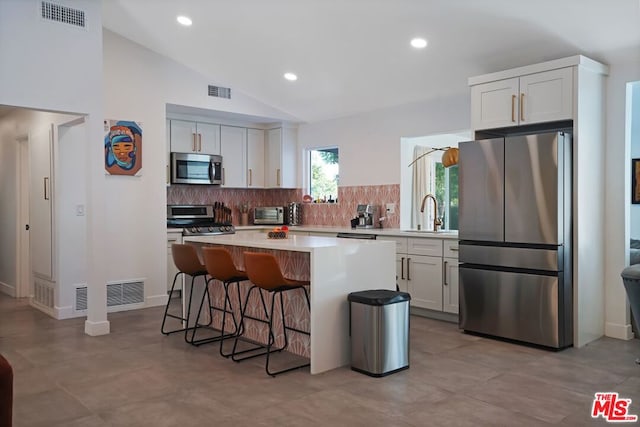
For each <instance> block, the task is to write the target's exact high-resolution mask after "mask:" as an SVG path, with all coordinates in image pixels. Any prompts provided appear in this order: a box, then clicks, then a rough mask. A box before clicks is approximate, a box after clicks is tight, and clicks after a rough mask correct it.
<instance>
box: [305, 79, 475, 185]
mask: <svg viewBox="0 0 640 427" xmlns="http://www.w3.org/2000/svg"><path fill="white" fill-rule="evenodd" d="M469 103H470V93H469V91H468V89H467V88H466V87H463V88H461V93H460V95H458V96H453V97H449V98H438V99H432V100H430V101H426V102H422V103H414V104H407V105H402V106H398V107H394V108H388V109H384V110H378V111H373V112H370V113H365V114H358V115H354V116H349V117H344V118H339V119H333V120H327V121H322V122H317V123H310V124H302V125H300V127H299V128H298V146H299V149H300V153H299V159H300V161H301V162H302V158H303V153H304V150H307V149H309V148H315V147H324V146H337V147H338V148H339V150H340V186H356V185H384V184H400V152H401V150H400V139H401V138H403V137H418V136H424V135H430V134H434V133H446V132H451V131H454V132H457V131H459V130H461V129H469V126H470V123H471V121H470V114H471V112H470V107H469ZM298 170H300V177H299V182H300V183H303V182H304V181H303V180H302V177H303V176H305V174H306V173H307V171H305V170H304V168H298Z"/></svg>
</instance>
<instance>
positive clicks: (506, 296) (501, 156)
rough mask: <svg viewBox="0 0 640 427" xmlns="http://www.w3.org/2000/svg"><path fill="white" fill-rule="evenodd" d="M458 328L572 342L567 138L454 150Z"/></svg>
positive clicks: (548, 342) (546, 342) (490, 142)
mask: <svg viewBox="0 0 640 427" xmlns="http://www.w3.org/2000/svg"><path fill="white" fill-rule="evenodd" d="M459 149H460V159H459V180H460V181H459V185H460V187H459V191H460V193H459V194H460V207H459V209H460V210H459V221H460V223H459V228H460V230H459V238H460V246H459V247H460V252H459V258H460V263H461V264H460V270H459V273H460V317H459V319H460V320H459V322H460V327H461V328H462V329H464V330H466V331H471V332H477V333H481V334H487V335H493V336H497V337H502V338H508V339H513V340H518V341H523V342H528V343H533V344H538V345H542V346H547V347H553V348H562V347H566V346H569V345H571V344H572V343H573V304H572V295H573V292H572V280H571V265H572V261H571V259H572V258H571V135H570V134H569V133H564V132H552V133H541V134H537V135H521V136H509V137H505V138H496V139H485V140H479V141H471V142H464V143H460V144H459Z"/></svg>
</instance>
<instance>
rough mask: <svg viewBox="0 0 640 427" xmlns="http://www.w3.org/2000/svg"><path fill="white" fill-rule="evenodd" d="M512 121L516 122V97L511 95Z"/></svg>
mask: <svg viewBox="0 0 640 427" xmlns="http://www.w3.org/2000/svg"><path fill="white" fill-rule="evenodd" d="M511 121H512V122H514V123H515V122H516V96H515V95H511Z"/></svg>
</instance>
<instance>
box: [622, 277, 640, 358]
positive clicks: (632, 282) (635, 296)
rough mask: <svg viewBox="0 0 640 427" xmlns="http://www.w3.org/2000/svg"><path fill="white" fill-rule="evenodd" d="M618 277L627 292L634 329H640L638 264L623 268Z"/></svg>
mask: <svg viewBox="0 0 640 427" xmlns="http://www.w3.org/2000/svg"><path fill="white" fill-rule="evenodd" d="M620 275H621V276H622V282H623V283H624V288H625V289H626V291H627V299H628V300H629V305H630V306H631V315H632V316H633V319H634V320H635V322H636V327H637V328H640V264H635V265H632V266H630V267H627V268H625V269H624V270H622V273H620ZM636 333H638V331H636ZM636 363H638V364H640V358H638V359H636Z"/></svg>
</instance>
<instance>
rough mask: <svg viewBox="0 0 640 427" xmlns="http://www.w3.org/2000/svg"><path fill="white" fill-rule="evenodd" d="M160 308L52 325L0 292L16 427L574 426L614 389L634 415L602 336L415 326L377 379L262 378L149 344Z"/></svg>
mask: <svg viewBox="0 0 640 427" xmlns="http://www.w3.org/2000/svg"><path fill="white" fill-rule="evenodd" d="M161 315H162V309H161V308H151V309H145V310H136V311H129V312H121V313H113V314H111V315H109V319H110V321H111V331H112V333H111V334H109V335H107V336H102V337H89V336H87V335H85V334H84V332H83V323H84V319H72V320H65V321H57V320H54V319H51V318H50V317H48V316H46V315H44V314H42V313H40V312H39V311H37V310H35V309H33V308H31V307H29V305H28V303H27V302H26V301H25V300H15V299H12V298H9V297H6V296H3V295H1V294H0V353H2V354H3V355H4V356H5V357H6V358H7V359H8V360H9V361H10V362H11V364H12V365H13V368H14V375H15V378H14V426H15V427H36V426H38V427H40V426H41V427H45V426H46V427H62V426H64V427H75V426H77V427H103V426H153V427H162V426H181V427H187V426H205V425H230V426H244V425H247V426H249V425H251V426H262V425H264V426H267V425H271V426H305V427H309V426H334V425H335V426H367V427H373V426H440V425H442V426H514V425H518V426H546V425H563V426H583V425H606V424H607V423H606V422H605V421H604V420H603V419H601V418H600V419H597V420H593V419H591V418H590V409H591V404H592V400H593V395H594V393H595V392H598V391H616V392H618V393H620V395H621V396H622V397H626V398H631V399H632V404H631V411H630V412H631V413H633V414H637V415H640V366H638V365H636V364H635V363H634V360H635V358H636V357H638V356H640V340H631V341H619V340H614V339H609V338H602V339H600V340H598V341H596V342H594V343H592V344H590V345H588V346H585V347H584V348H582V349H575V348H571V349H567V350H565V351H562V352H549V351H545V350H540V349H533V348H529V347H525V346H519V345H514V344H509V343H504V342H500V341H495V340H491V339H485V338H480V337H476V336H471V335H466V334H464V333H461V332H460V331H459V330H458V329H457V327H456V325H454V324H450V323H444V322H439V321H436V320H429V319H424V318H419V317H412V323H411V367H410V369H409V370H406V371H403V372H400V373H396V374H393V375H390V376H388V377H385V378H370V377H368V376H365V375H362V374H359V373H356V372H353V371H351V370H350V369H348V368H341V369H336V370H334V371H331V372H327V373H324V374H321V375H315V376H311V375H310V374H309V371H308V369H306V370H300V371H294V372H291V373H288V374H284V375H282V376H279V377H277V378H270V377H267V376H266V374H265V373H264V370H263V359H254V360H251V361H246V362H243V363H239V364H238V363H233V362H231V361H230V360H227V359H223V358H221V357H220V356H219V354H218V346H217V344H208V345H205V346H202V347H199V348H194V347H192V346H190V345H187V344H186V343H185V342H184V341H183V339H182V337H181V336H177V335H172V336H169V337H165V336H163V335H161V334H160V333H159V327H160V319H161Z"/></svg>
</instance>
